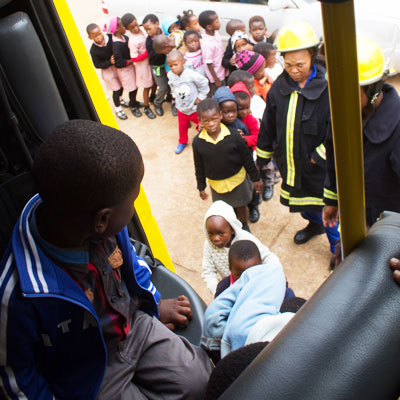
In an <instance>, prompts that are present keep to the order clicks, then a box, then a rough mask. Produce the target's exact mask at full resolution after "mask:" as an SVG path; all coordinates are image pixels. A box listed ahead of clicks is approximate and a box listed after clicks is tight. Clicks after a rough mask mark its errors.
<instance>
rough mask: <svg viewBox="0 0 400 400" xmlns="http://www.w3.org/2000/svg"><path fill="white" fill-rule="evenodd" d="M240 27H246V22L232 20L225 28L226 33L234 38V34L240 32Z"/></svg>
mask: <svg viewBox="0 0 400 400" xmlns="http://www.w3.org/2000/svg"><path fill="white" fill-rule="evenodd" d="M240 26H245V24H244V22H243V21H242V20H240V19H231V20H230V21H229V22H228V23H227V24H226V27H225V30H226V33H227V34H228V35H229V36H232V35H233V33H234V32H235V31H237V30H239V27H240Z"/></svg>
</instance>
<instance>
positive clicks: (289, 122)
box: [286, 92, 299, 186]
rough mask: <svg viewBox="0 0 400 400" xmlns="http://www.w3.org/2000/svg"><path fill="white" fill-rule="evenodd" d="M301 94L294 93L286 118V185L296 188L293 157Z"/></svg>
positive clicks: (291, 96)
mask: <svg viewBox="0 0 400 400" xmlns="http://www.w3.org/2000/svg"><path fill="white" fill-rule="evenodd" d="M298 98H299V94H298V93H297V92H292V94H291V95H290V100H289V107H288V113H287V117H286V163H287V177H286V184H287V185H289V186H294V178H295V166H294V157H293V143H294V121H295V119H296V108H297V99H298Z"/></svg>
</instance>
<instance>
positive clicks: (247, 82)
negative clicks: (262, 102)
mask: <svg viewBox="0 0 400 400" xmlns="http://www.w3.org/2000/svg"><path fill="white" fill-rule="evenodd" d="M243 83H244V84H245V85H246V87H247V90H248V91H249V92H250V95H251V97H253V96H255V94H256V88H255V87H254V76H252V77H251V78H249V79H245V80H244V81H243Z"/></svg>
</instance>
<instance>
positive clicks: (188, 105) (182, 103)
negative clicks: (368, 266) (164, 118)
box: [167, 50, 209, 154]
mask: <svg viewBox="0 0 400 400" xmlns="http://www.w3.org/2000/svg"><path fill="white" fill-rule="evenodd" d="M185 61H186V60H185V59H184V57H183V55H182V53H181V52H180V51H178V50H172V51H171V52H170V53H169V54H168V56H167V62H168V65H169V68H170V71H169V72H168V83H169V86H170V87H171V93H172V96H173V97H174V98H175V101H176V108H177V110H178V124H179V143H178V146H177V147H176V149H175V153H176V154H180V153H182V151H183V150H184V149H185V147H186V146H187V143H188V130H189V123H190V122H194V123H195V124H196V125H198V124H199V119H198V117H197V112H196V111H197V104H198V103H200V101H201V100H204V99H205V98H206V97H207V94H208V91H209V87H208V80H207V78H205V77H204V76H203V75H200V74H199V73H197V72H196V71H194V70H192V69H189V68H184V66H185Z"/></svg>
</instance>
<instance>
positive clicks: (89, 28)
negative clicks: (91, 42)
mask: <svg viewBox="0 0 400 400" xmlns="http://www.w3.org/2000/svg"><path fill="white" fill-rule="evenodd" d="M98 27H99V26H98V25H97V24H89V25H88V26H87V27H86V32H87V34H88V35H90V32H92V30H94V29H96V28H98Z"/></svg>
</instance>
